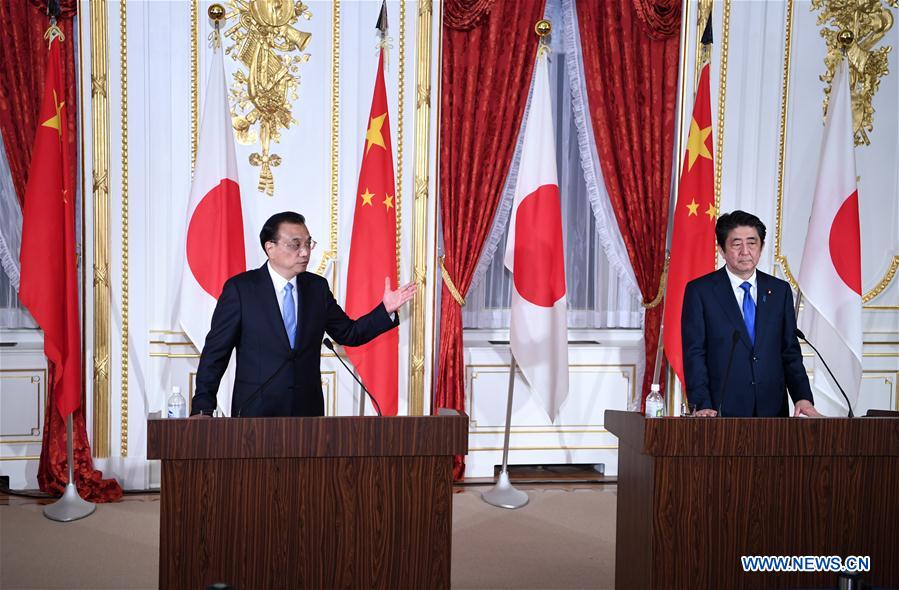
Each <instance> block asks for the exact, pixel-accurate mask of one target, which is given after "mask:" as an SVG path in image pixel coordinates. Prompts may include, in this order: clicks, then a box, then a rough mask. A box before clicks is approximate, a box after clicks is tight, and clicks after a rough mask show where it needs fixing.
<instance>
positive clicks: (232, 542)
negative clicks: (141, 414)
mask: <svg viewBox="0 0 899 590" xmlns="http://www.w3.org/2000/svg"><path fill="white" fill-rule="evenodd" d="M467 450H468V417H467V416H465V415H464V414H456V415H452V416H422V417H395V418H377V417H335V418H214V419H200V420H150V421H149V422H148V424H147V457H148V458H149V459H162V500H161V502H162V505H161V515H160V530H159V537H160V539H159V541H160V542H159V587H160V588H190V589H195V588H205V587H206V586H207V585H209V584H213V583H216V582H225V583H228V584H230V585H231V586H233V587H234V588H239V589H245V588H326V587H327V588H391V589H392V588H449V585H450V548H451V533H452V481H453V455H456V454H463V455H464V454H465V453H466V452H467Z"/></svg>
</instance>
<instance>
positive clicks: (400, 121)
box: [394, 0, 406, 284]
mask: <svg viewBox="0 0 899 590" xmlns="http://www.w3.org/2000/svg"><path fill="white" fill-rule="evenodd" d="M399 62H400V65H399V72H398V75H397V78H398V83H397V86H398V87H397V101H396V112H397V123H396V182H395V183H394V191H395V192H396V197H395V203H396V205H395V211H396V281H397V284H400V283H401V282H402V279H401V277H402V275H401V274H400V272H401V269H402V264H401V255H402V241H403V214H402V201H403V198H402V197H403V143H404V140H403V138H404V136H405V135H404V132H405V127H406V126H405V120H406V2H405V0H400V56H399Z"/></svg>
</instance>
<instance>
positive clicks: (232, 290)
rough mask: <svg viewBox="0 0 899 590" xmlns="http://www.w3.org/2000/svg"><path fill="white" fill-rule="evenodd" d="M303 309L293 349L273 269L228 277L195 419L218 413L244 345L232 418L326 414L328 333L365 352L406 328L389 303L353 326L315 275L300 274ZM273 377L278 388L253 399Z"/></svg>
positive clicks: (209, 340)
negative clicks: (219, 396)
mask: <svg viewBox="0 0 899 590" xmlns="http://www.w3.org/2000/svg"><path fill="white" fill-rule="evenodd" d="M297 307H298V313H297V316H296V317H297V335H296V339H295V342H296V346H295V348H294V349H293V351H292V350H291V348H290V341H289V340H288V339H287V330H285V329H284V321H283V320H282V318H281V311H280V309H279V307H278V300H277V298H276V295H275V287H274V284H273V283H272V277H271V275H270V274H269V271H268V268H267V267H266V265H262V266H261V267H260V268H257V269H256V270H250V271H247V272H244V273H241V274H239V275H236V276H234V277H232V278H230V279H228V281H227V282H226V283H225V286H224V287H223V289H222V295H221V297H219V300H218V303H217V304H216V306H215V312H214V313H213V315H212V325H211V328H210V330H209V334H208V335H207V336H206V345H205V346H204V347H203V353H202V354H201V356H200V367H199V369H198V370H197V379H196V393H195V394H194V398H193V404H192V407H191V413H192V414H196V413H199V412H200V411H203V410H205V411H211V410H214V409H215V406H216V392H217V391H218V388H219V383H220V382H221V379H222V375H223V374H224V373H225V369H227V367H228V360H229V359H230V357H231V351H232V350H233V349H234V348H235V347H236V348H237V373H236V375H235V382H234V394H233V396H232V399H231V415H232V416H236V415H237V413H238V412H240V414H241V415H242V416H323V415H324V413H325V406H324V397H323V395H322V385H321V345H322V338H323V337H324V334H325V331H327V332H328V334H329V335H330V336H331V338H333V339H334V340H335V341H337V342H338V343H340V344H346V345H348V346H359V345H361V344H365V343H366V342H368V341H369V340H372V339H373V338H375V337H376V336H378V335H379V334H381V333H382V332H386V331H387V330H389V329H391V328H393V327H394V326H396V325H398V323H399V320H398V316H397V319H391V317H390V315H389V314H388V313H387V310H386V309H384V304H383V303H382V304H379V305H378V307H376V308H375V309H373V310H372V311H371V312H369V313H368V314H366V315H364V316H362V317H360V318H359V319H357V320H355V321H354V320H351V319H350V318H349V317H347V315H346V313H344V311H343V309H341V307H340V306H339V305H338V304H337V302H336V301H335V300H334V297H333V295H331V290H330V289H329V288H328V282H327V281H326V280H325V279H324V278H322V277H320V276H318V275H316V274H313V273H310V272H304V273H301V274H299V275H297ZM273 376H274V377H273ZM269 378H271V382H270V383H269V384H268V385H267V386H265V387H264V388H263V389H262V390H261V392H260V393H259V394H256V396H255V398H253V396H254V393H255V392H256V391H257V390H259V388H260V387H261V386H262V385H263V384H264V383H265V381H266V380H267V379H269ZM251 398H252V399H251Z"/></svg>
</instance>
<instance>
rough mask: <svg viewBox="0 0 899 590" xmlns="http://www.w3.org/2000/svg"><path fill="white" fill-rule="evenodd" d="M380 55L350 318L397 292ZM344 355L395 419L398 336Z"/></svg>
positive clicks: (356, 225)
mask: <svg viewBox="0 0 899 590" xmlns="http://www.w3.org/2000/svg"><path fill="white" fill-rule="evenodd" d="M380 53H381V56H380V58H379V60H378V72H377V75H376V77H375V92H374V96H373V97H372V100H371V115H370V116H369V119H368V129H367V130H366V132H365V146H364V148H363V149H364V152H363V154H362V169H361V170H360V172H359V187H358V189H357V190H356V211H355V214H354V216H353V235H352V239H351V242H350V262H349V269H348V271H347V295H346V312H347V314H348V315H349V316H350V317H351V318H358V317H360V316H362V315H365V314H366V313H368V312H370V311H371V310H372V309H374V308H375V307H376V306H377V305H378V304H380V303H381V301H382V299H383V298H384V279H385V278H388V279H389V280H390V288H391V289H396V288H397V262H396V203H395V202H394V199H395V195H396V190H395V183H394V177H393V150H392V148H391V144H390V117H389V115H388V113H387V92H386V90H385V88H384V51H383V50H382V51H381V52H380ZM346 351H347V355H348V356H349V357H350V360H351V361H352V362H353V365H354V366H355V367H356V371H358V373H359V376H360V377H361V379H362V382H363V383H365V386H366V387H367V388H368V390H369V391H370V392H371V393H372V395H373V396H374V397H375V399H377V400H378V405H379V406H380V407H381V413H382V414H383V415H384V416H396V412H397V389H398V381H397V375H398V366H397V365H398V363H399V334H398V332H397V330H390V331H388V332H385V333H384V334H381V335H380V336H378V337H377V338H375V339H374V340H372V341H371V342H369V343H368V344H365V345H363V346H356V347H347V348H346Z"/></svg>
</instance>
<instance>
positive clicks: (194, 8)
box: [190, 0, 200, 174]
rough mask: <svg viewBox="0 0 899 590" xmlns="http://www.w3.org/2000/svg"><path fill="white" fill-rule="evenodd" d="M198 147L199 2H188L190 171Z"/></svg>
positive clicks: (195, 160)
mask: <svg viewBox="0 0 899 590" xmlns="http://www.w3.org/2000/svg"><path fill="white" fill-rule="evenodd" d="M199 145H200V0H190V171H191V174H193V170H194V164H195V163H196V162H197V147H198V146H199Z"/></svg>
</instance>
